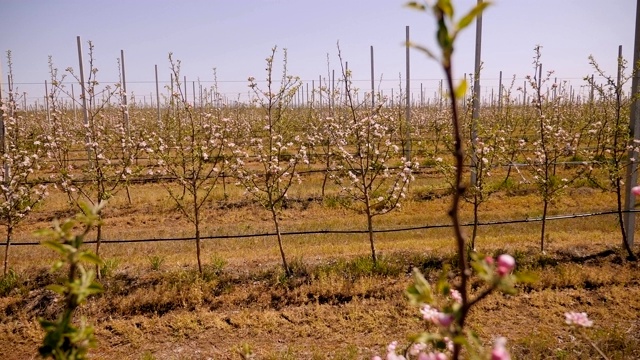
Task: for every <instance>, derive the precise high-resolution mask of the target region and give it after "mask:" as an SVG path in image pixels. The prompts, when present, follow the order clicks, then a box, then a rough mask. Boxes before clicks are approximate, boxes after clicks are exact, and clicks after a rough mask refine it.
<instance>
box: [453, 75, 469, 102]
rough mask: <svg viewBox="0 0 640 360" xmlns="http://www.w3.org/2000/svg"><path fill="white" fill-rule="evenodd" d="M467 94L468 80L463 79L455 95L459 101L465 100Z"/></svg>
mask: <svg viewBox="0 0 640 360" xmlns="http://www.w3.org/2000/svg"><path fill="white" fill-rule="evenodd" d="M466 93H467V79H463V80H462V81H460V83H459V84H458V86H457V87H456V90H455V94H456V98H457V99H462V98H464V95H465V94H466Z"/></svg>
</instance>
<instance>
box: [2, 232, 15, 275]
mask: <svg viewBox="0 0 640 360" xmlns="http://www.w3.org/2000/svg"><path fill="white" fill-rule="evenodd" d="M12 234H13V226H7V244H6V245H5V248H4V271H3V275H4V276H6V275H7V270H8V266H9V245H11V235H12Z"/></svg>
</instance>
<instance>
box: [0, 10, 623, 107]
mask: <svg viewBox="0 0 640 360" xmlns="http://www.w3.org/2000/svg"><path fill="white" fill-rule="evenodd" d="M405 2H406V1H405V0H350V1H349V0H322V1H320V0H317V1H307V0H246V1H235V0H234V1H232V0H224V1H223V0H210V1H205V0H200V1H189V0H185V1H175V0H173V1H167V0H154V1H151V0H148V1H141V0H127V1H123V0H112V1H97V0H59V1H54V0H0V14H2V17H1V19H0V34H1V35H0V50H1V51H2V52H3V53H4V52H6V50H11V51H12V54H13V63H14V79H15V82H16V83H18V87H19V90H20V91H21V92H22V91H26V92H28V93H29V94H30V95H32V96H40V95H41V94H42V93H43V87H44V85H39V84H43V83H44V80H45V79H47V78H48V74H47V56H48V55H52V56H53V60H54V62H55V64H56V66H57V67H58V68H59V69H60V70H61V71H62V70H64V69H65V68H66V67H69V66H71V67H73V68H76V69H77V67H78V60H77V49H76V36H77V35H80V36H81V37H82V40H83V46H84V50H85V52H86V50H87V46H86V41H88V40H92V41H93V43H94V44H95V53H96V58H97V67H98V68H99V69H100V72H99V76H98V80H101V81H103V82H115V81H117V79H118V78H117V64H116V58H117V57H119V55H120V50H121V49H123V50H124V51H125V56H126V59H125V60H126V70H127V80H128V87H129V89H130V91H131V90H132V91H134V92H136V93H138V96H142V95H145V94H146V95H147V97H148V94H149V92H151V91H152V90H153V89H154V86H153V85H151V84H142V83H138V84H136V82H142V81H153V79H154V65H155V64H157V65H158V67H159V72H160V77H161V80H168V78H169V70H168V61H167V55H168V53H169V52H173V53H174V56H175V58H177V59H180V60H182V70H183V75H186V76H187V80H188V81H191V80H196V78H198V77H199V78H200V80H202V81H210V80H212V78H213V76H212V73H213V72H212V70H211V69H212V68H213V67H216V68H217V72H218V80H219V88H220V91H221V92H223V93H226V94H227V95H228V96H229V97H235V95H234V94H237V93H239V92H240V93H242V94H246V93H247V89H248V88H247V86H246V85H247V83H246V80H247V78H248V77H249V76H255V77H256V78H257V79H263V78H264V77H265V72H264V65H265V62H264V58H265V57H266V56H267V55H268V54H269V52H270V48H271V47H272V46H273V45H278V46H279V47H280V48H283V47H286V48H287V49H288V51H289V72H290V73H291V74H293V75H298V76H300V77H301V78H302V79H303V80H305V81H309V82H310V81H311V80H312V79H317V78H318V76H319V75H322V76H326V73H327V60H326V55H327V53H329V54H330V61H331V67H332V68H335V69H338V68H339V64H338V60H337V57H336V54H337V51H336V42H337V41H338V40H339V41H340V46H341V48H342V52H343V56H344V58H345V60H347V61H348V62H349V68H350V69H352V70H353V72H354V79H356V80H366V81H363V82H356V85H357V86H359V87H361V88H366V89H368V88H369V83H368V79H369V73H370V70H369V46H370V45H373V46H374V49H375V64H376V69H375V71H376V78H380V76H383V78H384V79H385V80H386V81H384V82H383V83H382V85H381V87H382V88H383V89H387V90H386V91H389V90H388V89H390V88H391V87H396V88H397V87H398V77H399V73H402V74H403V75H402V76H403V77H404V68H405V66H404V57H405V52H404V48H403V45H402V44H403V42H404V36H405V25H409V26H410V27H411V38H412V41H414V42H417V43H421V44H424V45H427V46H429V47H431V48H434V47H435V46H434V26H433V20H432V18H431V17H430V16H427V15H425V14H422V13H418V12H415V11H412V10H409V9H407V8H405V7H403V4H404V3H405ZM454 3H455V4H457V7H458V12H459V13H461V12H462V10H463V9H467V8H469V7H470V6H471V5H472V4H474V3H475V0H459V1H454ZM635 3H636V2H635V1H633V0H608V1H601V0H600V1H595V0H535V1H533V0H497V1H495V3H494V5H493V6H492V7H490V8H489V9H488V10H487V11H486V13H485V14H484V19H483V25H484V28H483V40H482V41H483V50H482V54H483V61H484V71H483V74H482V77H483V78H484V79H486V81H485V82H484V84H485V85H486V88H489V87H490V86H491V85H493V86H495V85H497V78H498V73H499V71H501V70H502V71H503V74H504V77H505V78H511V76H512V75H514V74H515V75H516V76H517V77H518V79H519V80H518V84H521V83H522V80H520V79H522V78H523V77H524V76H526V75H527V74H531V73H532V72H533V69H532V66H531V61H532V57H533V47H534V46H535V45H536V44H540V45H542V46H543V49H542V51H543V59H542V61H543V63H544V70H545V71H546V70H550V69H553V70H555V76H557V77H558V78H559V79H569V80H570V81H571V84H573V85H574V87H578V86H580V85H582V84H584V83H583V82H582V81H581V79H582V78H583V77H584V76H585V75H587V74H590V73H591V72H592V70H591V68H590V66H589V64H588V56H589V55H590V54H593V55H594V56H595V57H596V59H598V61H599V62H600V64H601V66H602V67H603V68H604V69H605V70H606V71H608V72H609V73H611V74H614V73H615V70H616V54H617V48H618V45H623V53H624V56H625V57H626V58H627V59H629V60H631V55H632V48H633V34H634V26H635ZM474 29H475V26H473V25H472V26H471V27H470V29H469V30H468V31H466V33H465V34H464V35H463V36H462V38H461V41H460V42H459V44H458V46H457V56H456V58H455V65H454V66H455V69H454V70H455V72H456V75H457V76H458V77H459V78H461V77H462V76H463V73H470V72H472V71H473V59H474V53H473V51H474V46H473V40H474ZM411 55H412V61H411V77H412V79H414V80H413V82H412V88H413V92H414V94H415V93H416V92H418V94H419V89H420V83H423V84H424V87H425V89H428V91H427V94H428V95H431V94H433V92H434V91H435V88H436V86H437V83H438V82H437V81H436V80H434V79H440V78H442V73H441V71H440V69H439V68H438V67H437V66H436V64H435V63H434V62H433V61H431V60H428V59H427V58H426V57H424V56H423V55H422V54H420V53H419V52H416V51H412V54H411ZM1 61H2V70H3V74H4V77H3V82H6V72H7V68H6V65H7V64H6V56H3V57H2V60H1ZM316 82H317V80H316ZM505 82H506V80H505ZM30 83H37V84H38V85H32V84H30ZM376 83H377V81H376ZM206 85H210V84H206ZM386 91H385V92H386Z"/></svg>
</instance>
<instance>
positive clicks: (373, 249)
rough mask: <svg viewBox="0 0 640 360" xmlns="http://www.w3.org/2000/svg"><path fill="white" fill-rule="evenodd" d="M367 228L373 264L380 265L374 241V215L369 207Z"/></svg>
mask: <svg viewBox="0 0 640 360" xmlns="http://www.w3.org/2000/svg"><path fill="white" fill-rule="evenodd" d="M367 230H368V231H369V243H370V244H371V260H372V261H373V266H374V267H377V266H378V258H377V257H376V246H375V244H374V242H373V216H371V211H370V210H369V208H368V207H367Z"/></svg>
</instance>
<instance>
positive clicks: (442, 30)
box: [437, 19, 451, 53]
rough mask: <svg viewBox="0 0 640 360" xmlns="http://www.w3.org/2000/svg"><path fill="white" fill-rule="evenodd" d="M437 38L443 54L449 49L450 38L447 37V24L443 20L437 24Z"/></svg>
mask: <svg viewBox="0 0 640 360" xmlns="http://www.w3.org/2000/svg"><path fill="white" fill-rule="evenodd" d="M437 38H438V44H439V45H440V48H441V49H442V51H443V53H445V52H447V50H448V49H450V48H451V37H450V36H449V29H447V24H446V23H445V21H444V19H443V20H440V21H439V22H438V33H437Z"/></svg>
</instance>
